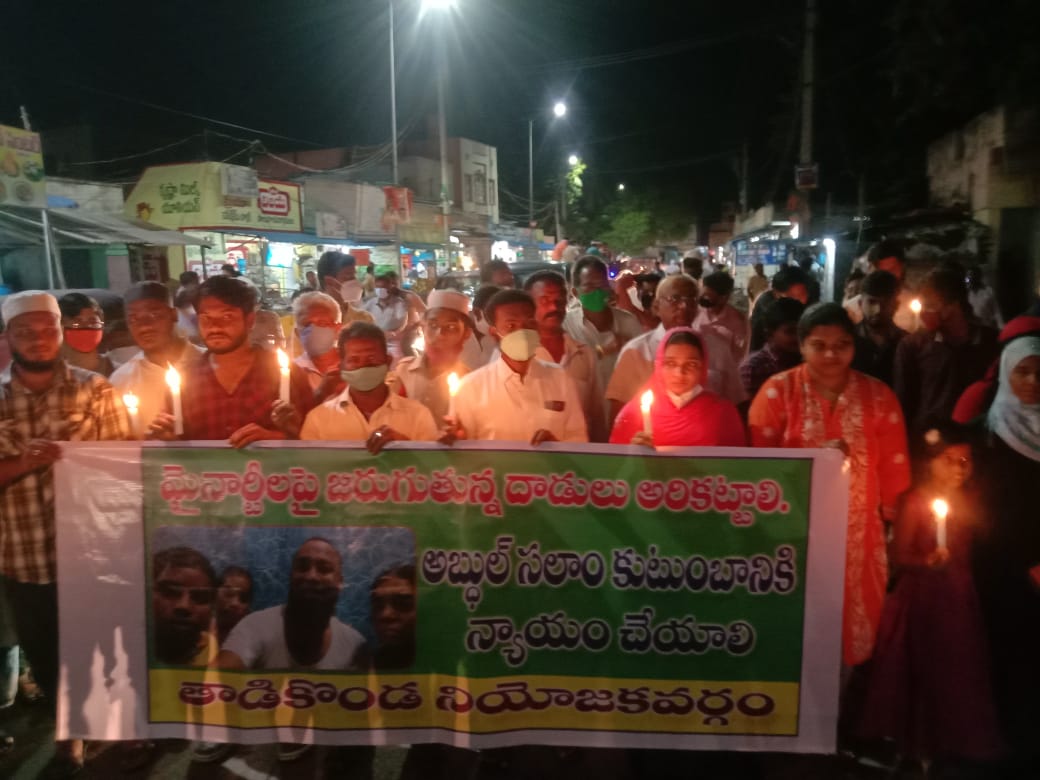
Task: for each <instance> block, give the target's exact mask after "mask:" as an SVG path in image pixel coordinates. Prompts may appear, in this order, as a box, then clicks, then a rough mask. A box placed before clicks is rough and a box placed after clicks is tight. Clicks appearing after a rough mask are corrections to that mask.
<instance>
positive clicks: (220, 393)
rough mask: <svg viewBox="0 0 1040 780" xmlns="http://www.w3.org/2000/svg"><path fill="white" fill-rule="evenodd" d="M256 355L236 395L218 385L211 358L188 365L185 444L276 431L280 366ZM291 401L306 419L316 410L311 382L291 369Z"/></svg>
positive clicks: (269, 356) (259, 352) (183, 393)
mask: <svg viewBox="0 0 1040 780" xmlns="http://www.w3.org/2000/svg"><path fill="white" fill-rule="evenodd" d="M253 354H254V355H255V360H254V361H253V365H252V367H251V368H250V369H249V371H248V372H247V373H246V375H245V376H244V377H242V381H240V382H239V383H238V386H237V387H236V388H235V389H234V390H233V391H232V392H230V393H229V392H228V391H227V390H225V389H224V386H223V385H222V384H220V381H219V380H218V379H217V375H216V372H215V371H214V370H213V366H212V364H211V363H210V360H209V353H208V352H207V353H204V354H201V355H199V356H198V358H197V359H195V360H192V361H190V362H189V363H187V364H186V365H185V367H184V372H183V374H182V376H181V408H182V410H183V413H184V437H183V438H185V439H187V440H189V441H206V440H209V441H213V440H218V441H219V440H226V439H228V438H229V437H230V436H231V434H233V433H234V432H235V431H237V430H238V429H239V428H241V427H242V426H243V425H248V424H249V423H256V424H257V425H259V426H261V427H263V428H274V425H273V424H272V422H271V407H273V406H274V402H275V401H277V400H278V391H279V385H280V381H281V373H280V372H279V370H278V360H277V358H276V356H275V353H274V352H269V351H267V350H264V349H254V350H253ZM289 398H290V400H291V402H292V403H293V404H294V405H295V406H296V408H297V409H298V410H299V411H300V418H301V419H302V418H304V417H306V416H307V412H308V411H310V409H311V407H313V406H314V401H313V393H312V391H311V389H310V384H309V383H308V381H307V376H306V374H305V373H304V372H303V371H302V370H301V369H300V368H299V367H298V366H294V367H292V368H291V373H290V382H289ZM167 408H169V407H167Z"/></svg>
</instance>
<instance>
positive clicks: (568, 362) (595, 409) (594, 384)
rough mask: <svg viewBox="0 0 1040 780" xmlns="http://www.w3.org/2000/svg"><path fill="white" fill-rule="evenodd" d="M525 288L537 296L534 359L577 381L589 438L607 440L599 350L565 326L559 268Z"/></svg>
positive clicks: (564, 294) (530, 280)
mask: <svg viewBox="0 0 1040 780" xmlns="http://www.w3.org/2000/svg"><path fill="white" fill-rule="evenodd" d="M524 290H525V291H526V292H527V293H528V294H530V296H531V298H533V299H534V307H535V308H534V319H535V322H536V323H537V325H538V341H539V345H538V349H537V350H535V353H534V356H535V358H536V359H537V360H543V361H545V362H547V363H555V364H556V365H558V366H561V367H562V368H563V370H564V371H566V372H567V375H568V376H569V377H570V378H571V379H572V380H574V386H575V387H576V388H577V390H578V398H580V399H581V405H582V410H583V411H584V412H585V424H586V426H587V427H588V431H589V441H594V442H603V441H606V440H607V433H608V431H607V426H606V421H607V418H606V413H605V412H604V410H603V390H602V387H601V386H600V383H599V376H598V374H597V372H596V353H595V351H594V350H593V349H592V348H591V347H589V346H588V345H587V344H583V343H581V342H580V341H576V340H575V339H574V338H572V337H571V336H570V334H568V333H567V332H566V331H565V330H564V329H563V321H564V318H565V317H566V316H567V282H566V280H564V278H563V277H562V276H561V275H560V274H558V273H557V272H556V271H537V272H535V273H533V274H531V275H530V276H529V277H528V278H527V280H526V281H525V282H524Z"/></svg>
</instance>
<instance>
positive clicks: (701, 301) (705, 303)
mask: <svg viewBox="0 0 1040 780" xmlns="http://www.w3.org/2000/svg"><path fill="white" fill-rule="evenodd" d="M697 303H698V305H699V306H700V307H701V308H702V309H711V308H714V306H715V302H714V301H713V300H711V299H710V298H698V299H697Z"/></svg>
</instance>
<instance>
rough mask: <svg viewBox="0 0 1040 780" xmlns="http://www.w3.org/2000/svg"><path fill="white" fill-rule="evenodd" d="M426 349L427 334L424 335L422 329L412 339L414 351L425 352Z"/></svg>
mask: <svg viewBox="0 0 1040 780" xmlns="http://www.w3.org/2000/svg"><path fill="white" fill-rule="evenodd" d="M425 351H426V336H424V335H423V332H422V329H421V328H420V329H419V332H418V333H416V334H415V338H414V339H412V352H425Z"/></svg>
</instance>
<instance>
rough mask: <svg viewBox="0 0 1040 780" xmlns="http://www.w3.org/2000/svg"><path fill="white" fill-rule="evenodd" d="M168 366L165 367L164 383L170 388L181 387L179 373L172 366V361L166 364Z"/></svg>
mask: <svg viewBox="0 0 1040 780" xmlns="http://www.w3.org/2000/svg"><path fill="white" fill-rule="evenodd" d="M167 365H169V368H168V369H166V385H167V386H168V387H169V388H170V389H171V390H180V389H181V375H180V374H178V373H177V369H176V368H174V367H173V364H172V363H169V364H167Z"/></svg>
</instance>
